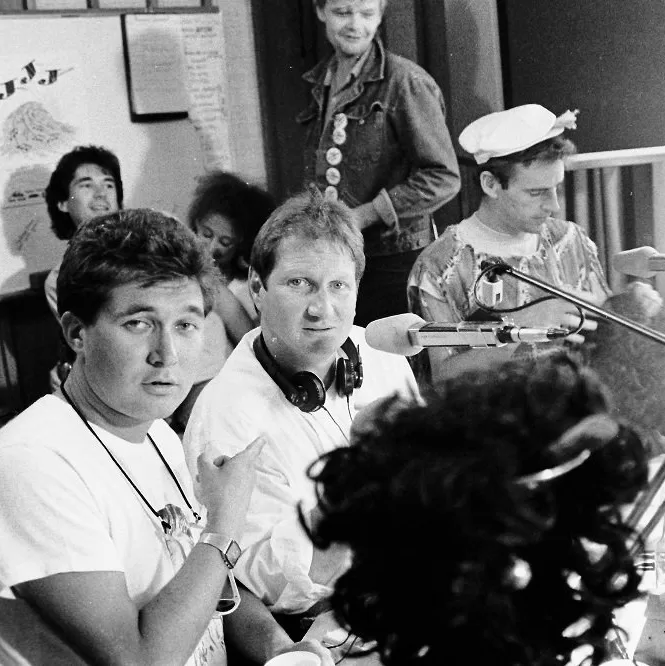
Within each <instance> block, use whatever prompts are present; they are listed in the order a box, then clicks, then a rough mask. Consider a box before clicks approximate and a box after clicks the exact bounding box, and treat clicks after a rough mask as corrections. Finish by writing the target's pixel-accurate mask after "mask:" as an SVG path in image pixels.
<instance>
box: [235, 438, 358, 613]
mask: <svg viewBox="0 0 665 666" xmlns="http://www.w3.org/2000/svg"><path fill="white" fill-rule="evenodd" d="M257 466H258V479H257V486H256V488H255V490H254V493H253V494H252V500H251V504H250V508H249V511H248V513H247V518H246V522H245V530H244V533H243V538H242V540H241V543H240V546H241V548H243V554H242V556H241V557H240V560H239V561H238V564H237V566H236V572H237V575H238V578H239V579H240V580H241V581H242V582H243V583H244V584H245V585H246V586H247V587H249V589H250V590H252V592H254V593H255V594H256V595H257V596H259V597H260V598H261V599H262V600H263V602H264V603H265V604H266V605H268V607H270V609H271V610H272V611H273V612H277V613H279V612H285V611H286V612H289V613H301V612H304V611H306V610H307V609H308V608H310V607H311V606H312V605H314V604H315V603H316V602H317V601H319V600H320V599H322V598H324V597H327V596H329V595H330V593H331V592H332V587H331V585H332V584H333V583H334V580H335V579H336V578H337V576H338V575H339V574H340V573H341V572H342V571H344V570H345V569H346V568H347V566H348V558H347V557H343V558H341V559H340V562H339V566H338V567H337V570H336V571H335V572H334V574H333V575H332V576H331V579H330V580H329V581H326V584H319V583H315V582H314V581H313V580H312V579H311V578H310V575H309V570H310V567H311V564H312V558H313V555H314V546H313V544H312V542H311V541H310V539H309V537H308V536H307V533H306V532H305V530H304V529H303V527H302V525H301V524H300V520H299V517H298V504H299V501H300V499H301V497H303V494H304V493H303V490H302V489H299V488H294V487H293V486H292V485H291V484H290V483H289V481H288V478H287V475H286V472H285V471H284V469H283V461H282V460H281V456H280V453H279V450H278V448H277V447H276V446H275V445H274V444H273V442H271V441H269V442H268V443H267V444H266V446H265V447H264V449H263V451H262V452H261V457H260V459H259V461H258V463H257ZM303 479H304V476H303ZM303 483H311V482H309V481H305V480H303ZM309 508H311V507H303V510H305V511H307V510H308V509H309Z"/></svg>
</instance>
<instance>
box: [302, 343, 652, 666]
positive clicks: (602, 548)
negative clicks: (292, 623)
mask: <svg viewBox="0 0 665 666" xmlns="http://www.w3.org/2000/svg"><path fill="white" fill-rule="evenodd" d="M609 410H610V404H609V400H608V395H607V393H606V391H605V389H604V387H603V385H602V384H601V382H600V381H599V379H598V378H597V377H596V376H595V374H593V372H592V371H590V370H588V369H586V368H585V367H584V366H582V365H581V364H580V363H578V362H577V361H576V360H574V359H573V358H572V357H570V356H569V355H567V354H566V353H565V352H560V351H557V352H556V353H554V354H552V355H548V356H546V357H540V358H539V359H537V360H534V359H523V360H514V361H510V362H508V363H506V364H504V365H502V366H498V367H495V368H492V369H491V370H486V371H479V370H478V371H469V372H467V373H463V374H461V375H459V376H458V377H456V378H451V379H448V380H446V381H445V382H443V383H442V384H441V386H440V387H438V395H433V396H431V397H430V398H429V399H428V401H427V402H426V403H421V404H406V403H400V402H399V401H397V400H396V399H392V400H388V401H385V402H384V403H382V404H380V405H379V407H378V408H376V409H375V410H373V412H372V414H371V415H370V416H369V417H367V416H366V417H365V418H364V419H363V420H362V421H357V422H356V423H355V424H354V430H353V439H352V445H351V446H349V447H344V448H339V449H335V450H333V451H331V452H329V453H327V454H325V455H324V456H323V457H322V458H321V459H320V460H319V461H318V462H317V463H315V464H314V465H313V466H312V467H311V468H310V472H309V473H310V476H311V478H312V479H313V480H314V481H315V482H316V483H317V488H318V495H319V515H318V516H317V518H316V520H315V521H314V522H313V524H311V525H310V526H309V527H308V529H309V530H310V534H311V537H312V539H313V541H314V544H315V546H317V547H319V548H326V547H329V546H330V545H331V544H342V545H346V546H348V547H350V549H351V550H352V552H353V558H352V564H351V566H350V568H349V569H348V570H347V571H346V572H345V573H344V574H343V575H342V576H341V577H340V578H339V579H338V580H337V582H336V585H335V590H334V593H333V595H332V598H331V602H332V608H333V610H334V612H335V615H336V618H337V619H338V621H340V623H341V624H342V625H343V626H345V627H346V628H348V629H349V630H350V631H351V632H353V633H354V634H356V635H357V636H358V637H359V638H360V639H362V641H363V642H371V641H376V647H375V649H376V650H377V651H378V653H379V655H380V658H381V661H382V663H383V664H385V666H398V665H399V666H407V665H409V664H419V665H422V666H426V665H429V664H431V665H436V666H440V665H441V664H445V665H446V666H458V665H459V666H462V665H463V666H468V665H469V664H492V666H550V665H552V666H553V665H555V664H566V663H568V661H569V659H570V656H571V653H572V652H573V651H574V650H575V649H577V648H581V647H582V646H586V649H588V650H589V651H590V653H591V662H592V663H594V664H597V663H599V662H600V661H602V659H604V658H606V657H607V644H606V635H607V634H608V631H610V629H611V628H612V626H613V611H614V610H615V608H617V607H619V606H621V605H623V604H625V603H627V602H629V601H631V600H633V599H635V598H637V596H638V594H639V593H638V585H639V583H640V574H639V573H638V571H637V570H636V568H635V565H634V562H633V558H632V557H631V555H630V550H629V548H630V545H631V543H632V541H633V539H634V534H633V532H632V530H631V528H630V527H629V525H628V524H627V523H626V522H625V520H624V519H623V518H622V514H621V512H620V509H621V508H622V507H623V506H624V505H626V504H627V503H630V502H631V501H633V500H634V499H635V497H636V495H637V494H638V492H639V491H640V490H641V489H642V488H643V486H644V484H645V482H646V479H647V457H646V452H645V445H644V442H643V441H642V439H641V437H640V436H639V435H638V433H637V431H635V430H633V429H632V428H631V427H630V426H628V425H625V424H623V423H620V422H618V421H616V420H615V419H614V418H612V417H611V416H610V411H609Z"/></svg>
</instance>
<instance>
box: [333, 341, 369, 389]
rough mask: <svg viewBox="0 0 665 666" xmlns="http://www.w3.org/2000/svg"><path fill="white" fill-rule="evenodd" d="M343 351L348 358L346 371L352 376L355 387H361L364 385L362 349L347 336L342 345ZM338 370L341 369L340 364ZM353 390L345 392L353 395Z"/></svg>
mask: <svg viewBox="0 0 665 666" xmlns="http://www.w3.org/2000/svg"><path fill="white" fill-rule="evenodd" d="M342 351H343V352H344V353H345V354H346V356H347V359H345V360H346V363H347V365H346V366H345V368H346V373H347V375H349V376H350V377H351V379H350V380H346V381H351V382H353V388H360V387H361V386H362V385H363V361H362V359H361V358H360V350H359V349H358V347H356V345H355V343H354V342H353V340H352V339H351V338H347V339H346V340H345V341H344V344H343V345H342ZM337 369H338V371H339V370H340V368H339V366H338V368H337ZM351 393H352V391H349V392H348V393H345V395H351Z"/></svg>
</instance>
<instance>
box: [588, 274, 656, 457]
mask: <svg viewBox="0 0 665 666" xmlns="http://www.w3.org/2000/svg"><path fill="white" fill-rule="evenodd" d="M603 307H604V308H606V309H607V310H610V311H612V312H616V313H617V314H619V315H622V316H624V317H627V318H628V319H631V320H632V321H635V322H637V323H639V324H642V325H644V326H649V327H650V328H653V329H655V330H657V331H660V332H661V333H663V332H665V309H664V308H663V306H662V300H661V299H660V296H659V295H658V293H657V292H656V291H654V290H653V289H652V288H651V287H649V286H648V285H646V284H644V283H642V282H633V283H631V285H630V286H629V287H628V289H626V290H625V291H624V292H622V293H620V294H616V295H614V296H611V297H610V298H609V299H608V300H607V301H606V302H605V303H604V305H603ZM584 351H585V353H586V356H587V358H588V361H589V363H590V365H591V367H592V368H593V369H594V370H595V371H596V373H597V374H598V375H599V376H600V378H601V379H602V380H603V382H604V383H605V384H606V386H607V387H608V388H609V390H610V391H611V393H612V398H613V402H614V408H615V412H616V413H617V414H618V415H620V416H621V417H622V418H623V419H626V420H629V421H631V422H632V423H635V424H636V425H639V426H641V427H642V428H644V429H646V430H648V431H653V432H660V433H665V400H664V394H663V384H664V383H665V354H663V347H662V345H661V344H660V343H658V342H655V341H654V340H649V339H648V338H645V337H643V336H642V335H639V334H638V333H634V332H632V331H627V330H626V329H625V328H624V327H623V326H619V325H617V324H614V323H612V322H607V321H604V320H602V319H601V320H600V321H599V322H598V329H597V330H596V331H595V332H594V333H592V334H591V335H589V337H588V342H587V344H585V345H584ZM654 444H655V441H654ZM662 452H663V450H662V444H661V445H660V447H659V448H655V449H654V451H653V453H662Z"/></svg>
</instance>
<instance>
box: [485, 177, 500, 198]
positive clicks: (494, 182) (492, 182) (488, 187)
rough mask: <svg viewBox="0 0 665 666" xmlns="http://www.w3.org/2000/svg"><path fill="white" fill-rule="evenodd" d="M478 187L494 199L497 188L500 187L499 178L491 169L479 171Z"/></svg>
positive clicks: (496, 194)
mask: <svg viewBox="0 0 665 666" xmlns="http://www.w3.org/2000/svg"><path fill="white" fill-rule="evenodd" d="M480 189H481V190H482V191H483V194H486V195H487V196H488V197H490V198H491V199H496V197H497V196H498V190H500V189H501V183H500V182H499V179H498V178H497V177H496V176H495V175H494V174H493V173H492V172H491V171H481V173H480Z"/></svg>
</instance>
